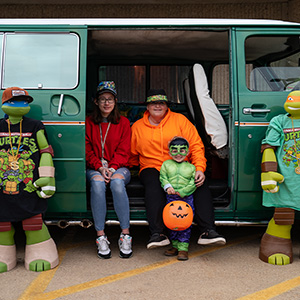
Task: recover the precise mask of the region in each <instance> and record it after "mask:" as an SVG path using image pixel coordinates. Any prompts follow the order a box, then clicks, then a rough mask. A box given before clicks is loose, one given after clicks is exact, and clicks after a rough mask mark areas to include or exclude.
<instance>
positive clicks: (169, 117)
mask: <svg viewBox="0 0 300 300" xmlns="http://www.w3.org/2000/svg"><path fill="white" fill-rule="evenodd" d="M174 136H182V137H184V138H185V139H187V141H188V142H189V144H190V147H189V150H190V153H189V155H188V156H187V160H188V161H189V162H190V163H192V164H193V165H194V166H195V167H196V171H202V172H204V171H205V169H206V158H205V150H204V145H203V143H202V140H201V138H200V137H199V134H198V132H197V129H196V128H195V126H194V125H193V124H192V123H191V122H190V121H189V120H188V119H187V118H186V117H185V116H183V115H182V114H179V113H174V112H172V111H170V109H168V111H167V114H166V116H165V117H164V119H163V120H162V121H161V122H160V124H159V125H158V126H154V125H151V124H150V122H149V112H148V111H146V112H145V113H144V116H143V118H142V119H140V120H138V121H136V122H135V123H134V124H133V125H132V128H131V156H130V160H129V164H130V166H138V165H140V171H142V170H143V169H145V168H155V169H157V170H158V171H160V168H161V165H162V163H163V162H164V161H165V160H167V159H170V156H169V153H168V152H169V149H168V142H169V141H170V140H171V139H172V138H173V137H174Z"/></svg>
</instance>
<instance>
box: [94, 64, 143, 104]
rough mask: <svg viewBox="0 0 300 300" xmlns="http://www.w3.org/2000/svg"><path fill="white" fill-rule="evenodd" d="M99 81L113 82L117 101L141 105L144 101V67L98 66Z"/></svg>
mask: <svg viewBox="0 0 300 300" xmlns="http://www.w3.org/2000/svg"><path fill="white" fill-rule="evenodd" d="M98 72H99V74H98V76H99V80H98V82H100V81H103V80H113V81H114V82H115V83H116V87H117V93H118V101H119V102H125V103H142V102H144V101H145V91H146V67H145V66H100V68H99V70H98Z"/></svg>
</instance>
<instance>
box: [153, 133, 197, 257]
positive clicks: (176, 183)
mask: <svg viewBox="0 0 300 300" xmlns="http://www.w3.org/2000/svg"><path fill="white" fill-rule="evenodd" d="M168 148H169V155H170V156H171V157H172V159H168V160H166V161H164V163H163V164H162V166H161V169H160V177H159V179H160V182H161V186H162V188H163V189H164V191H165V192H166V193H167V203H170V202H172V201H176V200H177V201H178V200H179V201H184V202H186V203H187V204H189V205H190V206H191V208H192V210H193V212H194V211H195V209H194V199H193V193H194V192H195V190H196V185H195V174H196V167H195V166H194V165H192V164H191V163H189V162H187V161H185V158H186V156H187V155H188V154H189V143H188V141H187V140H186V139H185V138H183V137H180V136H175V137H174V138H173V139H172V140H171V141H170V142H169V144H168ZM191 232H192V226H190V227H189V228H187V229H185V230H182V231H174V230H170V236H169V237H170V240H171V242H172V248H171V249H169V250H167V251H165V255H166V256H175V255H178V256H177V259H178V260H188V248H189V242H190V237H191Z"/></svg>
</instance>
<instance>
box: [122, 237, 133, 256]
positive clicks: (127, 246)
mask: <svg viewBox="0 0 300 300" xmlns="http://www.w3.org/2000/svg"><path fill="white" fill-rule="evenodd" d="M131 245H132V237H131V236H130V235H129V234H123V233H121V234H120V238H119V249H120V257H121V258H129V257H131V256H132V249H131Z"/></svg>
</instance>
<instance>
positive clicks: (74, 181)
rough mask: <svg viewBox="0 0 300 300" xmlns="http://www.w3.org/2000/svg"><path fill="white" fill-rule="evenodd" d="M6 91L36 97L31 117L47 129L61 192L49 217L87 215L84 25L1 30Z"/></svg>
mask: <svg viewBox="0 0 300 300" xmlns="http://www.w3.org/2000/svg"><path fill="white" fill-rule="evenodd" d="M0 31H1V32H2V34H1V41H2V57H3V61H2V68H1V89H2V90H4V89H5V88H7V87H11V86H19V87H22V88H24V89H26V90H27V91H28V92H29V94H30V95H31V96H32V97H33V98H34V101H33V102H32V104H31V105H30V106H31V111H30V112H29V113H28V115H27V116H28V117H31V118H35V119H38V120H41V121H42V122H43V123H44V124H45V125H46V131H47V135H48V140H49V144H51V145H52V147H53V149H54V165H55V178H56V193H55V195H54V196H53V197H52V198H51V199H49V201H48V203H49V208H48V211H47V214H48V216H51V215H54V216H55V217H59V216H61V217H63V216H64V215H65V214H66V213H67V212H85V211H86V183H85V126H84V125H85V102H86V48H87V46H86V44H87V28H86V27H85V26H76V28H74V27H72V28H71V27H70V26H65V25H62V26H58V25H56V26H51V25H47V26H45V25H44V26H42V25H41V26H28V28H26V26H22V27H18V26H10V27H9V30H7V27H3V28H0Z"/></svg>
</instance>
